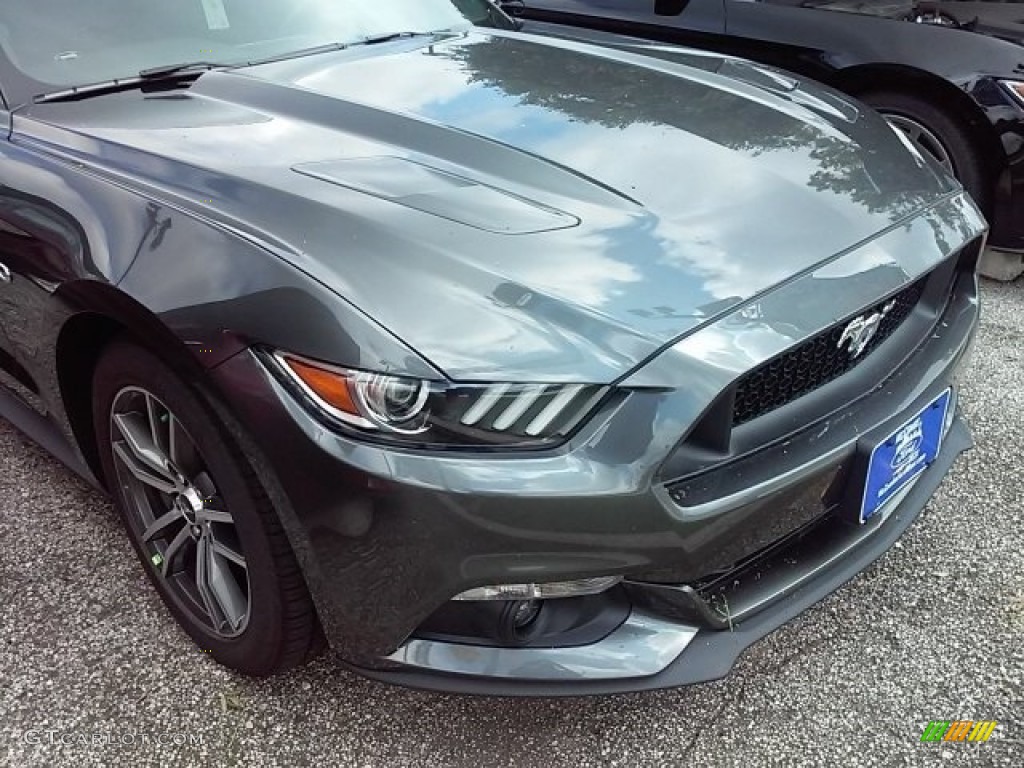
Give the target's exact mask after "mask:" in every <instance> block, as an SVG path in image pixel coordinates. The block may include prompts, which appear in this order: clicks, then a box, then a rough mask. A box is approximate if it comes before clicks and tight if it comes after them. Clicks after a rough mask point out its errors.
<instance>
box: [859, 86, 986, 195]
mask: <svg viewBox="0 0 1024 768" xmlns="http://www.w3.org/2000/svg"><path fill="white" fill-rule="evenodd" d="M859 98H860V99H861V101H863V102H864V103H865V104H867V105H869V106H871V107H873V108H874V109H876V110H877V111H878V112H880V113H881V114H882V115H883V116H885V117H889V116H890V115H891V116H894V117H897V118H899V117H902V118H905V119H908V120H911V121H913V122H915V123H917V124H918V125H920V126H922V127H924V128H925V129H926V130H928V131H930V132H931V133H932V134H933V135H934V137H935V138H937V139H938V141H939V142H940V143H941V145H942V148H943V149H944V150H945V152H946V154H947V156H948V157H949V161H950V163H951V165H952V170H953V175H955V176H956V177H957V179H959V180H960V183H961V184H963V185H964V188H965V189H966V190H967V191H968V192H969V193H970V195H971V197H972V198H974V200H975V202H977V203H978V205H979V206H980V207H981V208H982V210H983V211H985V212H986V213H988V212H989V208H990V205H991V201H992V194H993V191H994V190H993V188H992V187H993V184H992V181H991V180H990V178H989V174H988V173H986V169H985V161H984V158H983V156H982V152H981V149H980V148H979V147H977V146H976V145H975V143H974V142H973V141H972V139H971V135H970V133H969V131H968V130H967V128H965V127H964V125H963V124H962V122H961V121H960V120H958V119H957V118H955V117H953V116H951V115H950V113H949V112H948V111H947V110H945V109H944V108H942V107H939V106H936V105H935V104H934V103H932V102H930V101H926V100H924V99H921V98H918V97H916V96H910V95H908V94H906V93H899V92H895V91H869V92H867V93H861V94H859ZM930 154H932V156H933V157H935V154H934V153H930Z"/></svg>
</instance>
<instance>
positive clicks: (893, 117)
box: [882, 112, 956, 175]
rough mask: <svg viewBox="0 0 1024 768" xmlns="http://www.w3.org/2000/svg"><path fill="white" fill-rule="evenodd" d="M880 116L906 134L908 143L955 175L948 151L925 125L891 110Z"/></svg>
mask: <svg viewBox="0 0 1024 768" xmlns="http://www.w3.org/2000/svg"><path fill="white" fill-rule="evenodd" d="M882 116H883V117H884V118H885V119H886V120H887V121H888V122H889V125H891V126H892V127H893V128H895V129H896V130H898V131H899V132H900V133H902V134H903V135H904V136H906V137H907V138H908V139H909V140H910V143H911V144H913V145H914V146H915V147H917V148H918V149H919V150H920V151H921V152H924V153H926V154H928V155H929V156H931V157H932V158H934V159H935V160H936V161H937V162H938V163H939V165H941V166H942V167H943V168H945V169H946V170H947V171H949V172H950V173H951V174H953V175H956V168H954V167H953V158H952V157H951V156H950V154H949V151H948V150H947V149H946V147H945V145H944V144H943V143H942V142H941V141H940V140H939V137H938V136H936V135H935V133H934V132H933V131H931V130H930V129H929V128H928V127H927V126H925V125H922V124H921V123H919V122H917V121H916V120H914V119H912V118H909V117H907V116H905V115H897V114H895V113H892V112H888V113H883V115H882Z"/></svg>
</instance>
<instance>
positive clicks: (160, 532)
mask: <svg viewBox="0 0 1024 768" xmlns="http://www.w3.org/2000/svg"><path fill="white" fill-rule="evenodd" d="M180 520H184V515H182V514H181V510H180V509H178V508H177V507H172V508H171V509H170V510H169V511H167V512H164V514H162V515H160V517H158V518H157V519H156V520H154V521H153V523H152V524H151V525H150V526H149V527H148V528H146V530H145V531H143V532H142V539H143V541H152V540H153V539H162V538H165V537H166V536H167V534H168V532H169V530H170V528H171V526H173V525H174V524H175V523H176V522H178V521H180Z"/></svg>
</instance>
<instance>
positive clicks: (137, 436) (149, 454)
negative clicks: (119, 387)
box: [113, 413, 180, 487]
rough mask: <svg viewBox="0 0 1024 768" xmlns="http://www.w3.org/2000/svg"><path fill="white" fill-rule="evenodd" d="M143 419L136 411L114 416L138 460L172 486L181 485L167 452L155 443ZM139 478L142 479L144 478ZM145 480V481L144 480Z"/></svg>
mask: <svg viewBox="0 0 1024 768" xmlns="http://www.w3.org/2000/svg"><path fill="white" fill-rule="evenodd" d="M141 421H142V420H141V418H140V417H139V416H137V415H136V414H134V413H118V414H114V417H113V422H114V424H115V425H116V426H117V429H118V431H119V432H120V433H121V435H122V436H123V437H124V442H125V443H126V444H127V445H128V448H129V450H131V452H132V455H133V456H134V457H135V458H136V460H137V462H138V463H141V464H142V465H144V466H146V467H148V468H149V469H150V470H152V472H155V473H156V474H157V475H159V476H160V477H162V478H164V479H165V480H167V481H168V482H170V483H171V484H172V486H174V487H176V486H178V485H180V483H179V481H178V479H177V478H176V477H175V475H174V472H173V470H172V469H171V465H170V462H169V460H168V458H167V454H165V453H164V452H163V450H162V449H161V448H160V446H158V445H157V444H156V443H154V437H153V435H152V434H150V433H149V432H148V430H147V429H146V427H145V426H144V425H143V424H142V423H141ZM139 479H140V480H142V478H139ZM143 482H145V481H144V480H143Z"/></svg>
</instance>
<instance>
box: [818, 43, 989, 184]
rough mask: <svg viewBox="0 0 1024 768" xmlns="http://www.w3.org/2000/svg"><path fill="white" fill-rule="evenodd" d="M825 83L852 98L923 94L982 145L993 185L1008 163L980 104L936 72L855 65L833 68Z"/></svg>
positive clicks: (986, 170)
mask: <svg viewBox="0 0 1024 768" xmlns="http://www.w3.org/2000/svg"><path fill="white" fill-rule="evenodd" d="M828 84H829V85H831V86H832V87H833V88H836V89H838V90H840V91H843V92H844V93H847V94H849V95H851V96H854V97H860V96H863V95H864V94H867V93H870V92H872V91H879V92H881V91H887V92H893V93H901V94H905V95H907V96H917V97H924V98H926V99H928V100H929V101H932V102H933V103H934V104H935V105H936V106H938V107H939V108H941V109H942V111H943V112H945V113H946V115H947V116H948V117H949V118H950V119H951V120H954V121H956V122H957V123H959V124H960V125H961V126H962V127H963V128H964V130H965V131H967V133H968V135H970V136H971V138H972V141H974V142H976V143H977V146H979V147H981V148H982V151H983V161H984V166H985V172H986V175H987V176H988V178H989V180H990V181H991V182H992V184H993V185H994V184H995V182H996V180H997V179H998V177H999V174H1000V173H1001V172H1002V171H1003V170H1004V169H1005V168H1006V167H1007V165H1008V159H1007V157H1006V153H1005V152H1004V151H1003V147H1002V144H1001V142H1000V141H999V136H998V134H997V133H996V131H995V129H994V128H993V127H992V124H991V123H990V122H989V120H988V118H987V117H986V116H985V113H984V111H983V110H982V109H981V107H979V106H978V104H977V103H976V102H975V101H974V99H972V98H971V97H970V96H969V95H968V94H967V93H966V92H965V91H963V90H961V89H960V88H957V87H956V86H955V85H953V84H952V83H951V82H949V81H948V80H945V79H943V78H942V77H939V76H938V75H934V74H932V73H931V72H927V71H925V70H923V69H917V68H916V67H911V66H907V65H905V64H874V63H873V64H858V65H855V66H851V67H847V68H845V69H841V70H839V71H837V72H836V73H835V74H834V75H833V76H832V77H831V78H830V80H829V83H828Z"/></svg>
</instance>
